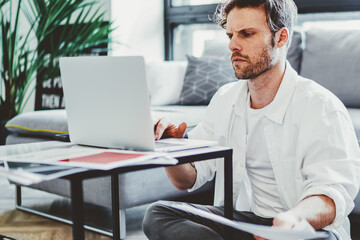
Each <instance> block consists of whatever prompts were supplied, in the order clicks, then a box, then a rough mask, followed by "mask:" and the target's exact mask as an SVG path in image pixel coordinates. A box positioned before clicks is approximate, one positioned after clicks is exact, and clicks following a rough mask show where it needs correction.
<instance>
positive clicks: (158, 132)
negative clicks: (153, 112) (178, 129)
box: [155, 118, 169, 140]
mask: <svg viewBox="0 0 360 240" xmlns="http://www.w3.org/2000/svg"><path fill="white" fill-rule="evenodd" d="M168 126H169V122H168V121H167V120H166V119H164V118H162V119H160V120H159V121H158V122H157V123H156V125H155V140H159V139H160V138H161V136H162V135H163V134H164V132H165V130H166V129H167V127H168Z"/></svg>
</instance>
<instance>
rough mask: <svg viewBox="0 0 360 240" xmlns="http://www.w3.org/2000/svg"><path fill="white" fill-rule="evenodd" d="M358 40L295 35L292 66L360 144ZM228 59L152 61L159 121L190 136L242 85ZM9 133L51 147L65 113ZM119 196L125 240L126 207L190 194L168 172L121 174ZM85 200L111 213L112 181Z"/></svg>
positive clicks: (209, 45) (328, 33)
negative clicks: (227, 89) (331, 104)
mask: <svg viewBox="0 0 360 240" xmlns="http://www.w3.org/2000/svg"><path fill="white" fill-rule="evenodd" d="M359 39H360V30H334V29H331V30H329V29H317V28H310V29H306V30H304V29H297V30H296V31H295V32H294V36H293V38H292V42H291V46H290V48H289V51H288V56H287V58H288V61H289V63H290V64H291V65H292V66H293V68H294V69H295V70H296V71H297V72H298V73H299V74H300V75H301V76H304V77H307V78H310V79H313V80H315V81H316V82H318V83H319V84H321V85H323V86H324V87H326V88H328V89H329V90H330V91H332V92H333V93H334V94H335V95H337V96H338V97H339V98H340V100H341V101H342V102H343V103H344V105H345V106H346V107H347V108H348V110H349V113H350V116H351V119H352V121H353V125H354V128H355V132H356V134H357V137H358V139H360V94H359V91H360V77H359V76H360V68H359V65H360V57H359V56H360V44H359ZM229 56H230V52H229V50H228V49H227V44H226V43H224V42H221V41H207V42H205V46H204V51H203V54H202V56H201V57H193V56H188V57H187V60H188V61H187V62H177V61H173V62H147V64H146V66H147V80H148V88H149V92H150V97H151V104H152V113H153V115H155V116H159V117H167V118H169V119H170V120H171V121H173V122H174V123H175V124H179V123H181V122H182V121H185V122H187V123H188V125H189V127H188V130H190V129H191V128H192V127H194V126H196V124H197V123H199V122H200V121H201V118H202V115H203V113H204V111H205V109H206V105H207V104H208V102H209V101H210V99H211V96H212V95H213V94H214V92H215V91H216V89H217V88H219V87H220V86H221V85H223V84H226V83H227V82H231V81H236V79H235V78H234V75H233V70H232V67H231V63H230V61H229ZM7 130H8V131H9V132H10V135H9V136H8V137H7V140H6V144H7V145H10V144H15V143H29V142H35V141H49V140H53V138H54V136H55V134H57V133H67V124H66V112H65V111H64V110H46V111H36V112H30V113H23V114H21V115H18V116H16V117H15V118H13V119H12V120H10V121H9V122H8V123H7ZM30 187H31V188H35V189H40V190H44V191H47V192H51V193H56V194H59V195H61V196H69V184H68V182H67V181H65V180H61V179H58V180H52V181H48V182H43V183H40V184H36V185H33V186H30ZM211 188H212V185H211V183H210V184H208V185H206V186H204V188H202V189H200V190H199V191H198V192H197V194H204V193H205V192H208V191H209V190H210V189H211ZM119 189H120V209H121V210H120V212H121V213H120V215H121V219H122V224H121V225H122V226H121V236H122V237H125V231H126V230H125V228H124V226H125V225H124V221H125V212H126V209H127V208H130V207H133V206H138V205H141V204H146V203H150V202H153V201H156V200H160V199H177V198H179V197H183V196H187V195H189V194H190V193H187V192H186V191H179V190H177V189H175V188H174V187H173V186H172V185H171V183H170V182H169V180H168V178H167V175H166V173H165V171H164V169H163V168H157V169H150V170H144V171H141V172H134V173H126V174H121V175H119ZM149 189H150V190H149ZM191 194H194V193H191ZM195 194H196V193H195ZM84 200H85V202H88V203H92V204H96V205H100V206H105V207H108V206H111V200H110V179H109V178H108V177H102V178H96V179H91V180H87V181H85V182H84ZM355 203H356V205H355V208H354V210H353V212H352V215H351V221H352V223H357V224H358V223H359V222H360V196H359V195H358V197H357V198H356V200H355ZM355 231H356V229H355Z"/></svg>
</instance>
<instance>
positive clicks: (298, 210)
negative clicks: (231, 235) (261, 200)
mask: <svg viewBox="0 0 360 240" xmlns="http://www.w3.org/2000/svg"><path fill="white" fill-rule="evenodd" d="M335 215H336V207H335V203H334V201H333V200H332V199H331V198H329V197H327V196H325V195H312V196H309V197H306V198H304V199H303V200H301V201H300V202H299V203H298V204H297V205H296V206H295V207H294V208H292V209H290V210H289V211H286V212H283V213H279V214H278V215H276V216H275V218H274V220H273V227H281V228H287V229H293V228H296V227H297V226H299V225H300V224H302V221H303V220H306V221H307V222H308V223H309V224H310V225H311V226H312V227H313V228H314V229H315V230H318V229H321V228H323V227H325V226H327V225H329V224H331V223H332V222H333V221H334V219H335ZM254 238H255V239H256V240H265V239H264V238H262V237H259V236H255V235H254Z"/></svg>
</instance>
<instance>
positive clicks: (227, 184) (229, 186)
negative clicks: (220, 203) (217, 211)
mask: <svg viewBox="0 0 360 240" xmlns="http://www.w3.org/2000/svg"><path fill="white" fill-rule="evenodd" d="M224 178H225V179H224V188H225V190H224V194H225V196H224V215H225V217H226V218H228V219H233V164H232V151H228V153H227V154H226V156H225V157H224ZM232 232H233V231H232V228H228V229H227V231H226V239H232Z"/></svg>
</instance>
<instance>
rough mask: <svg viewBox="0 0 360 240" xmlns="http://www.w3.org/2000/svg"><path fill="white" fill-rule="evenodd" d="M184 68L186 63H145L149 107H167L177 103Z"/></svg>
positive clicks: (182, 81) (183, 76)
mask: <svg viewBox="0 0 360 240" xmlns="http://www.w3.org/2000/svg"><path fill="white" fill-rule="evenodd" d="M186 66H187V62H186V61H169V62H147V63H146V77H147V82H148V87H149V91H150V96H151V100H150V101H151V105H169V104H175V103H177V102H178V101H179V98H180V93H181V90H182V87H183V83H184V78H185V72H186Z"/></svg>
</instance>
